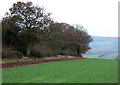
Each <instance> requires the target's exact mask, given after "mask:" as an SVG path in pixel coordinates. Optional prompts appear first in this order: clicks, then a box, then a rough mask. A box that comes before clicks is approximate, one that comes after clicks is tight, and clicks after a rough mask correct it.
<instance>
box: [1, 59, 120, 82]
mask: <svg viewBox="0 0 120 85" xmlns="http://www.w3.org/2000/svg"><path fill="white" fill-rule="evenodd" d="M2 72H3V73H2V81H3V83H116V82H118V61H117V60H111V59H110V60H108V59H80V60H72V61H64V62H53V63H45V64H39V65H32V66H24V67H16V68H11V69H4V70H3V71H2Z"/></svg>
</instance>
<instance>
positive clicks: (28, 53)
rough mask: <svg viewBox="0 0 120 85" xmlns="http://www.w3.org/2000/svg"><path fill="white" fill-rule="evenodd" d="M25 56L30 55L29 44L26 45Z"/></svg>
mask: <svg viewBox="0 0 120 85" xmlns="http://www.w3.org/2000/svg"><path fill="white" fill-rule="evenodd" d="M26 55H27V56H29V55H30V44H27V53H26Z"/></svg>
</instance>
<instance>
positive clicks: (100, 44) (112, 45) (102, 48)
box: [90, 36, 118, 53]
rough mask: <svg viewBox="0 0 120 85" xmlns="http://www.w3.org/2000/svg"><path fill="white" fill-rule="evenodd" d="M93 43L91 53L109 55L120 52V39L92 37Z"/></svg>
mask: <svg viewBox="0 0 120 85" xmlns="http://www.w3.org/2000/svg"><path fill="white" fill-rule="evenodd" d="M92 38H93V41H92V42H91V43H90V47H91V48H92V50H91V51H90V53H100V52H102V53H107V52H114V53H116V52H117V50H118V37H100V36H92Z"/></svg>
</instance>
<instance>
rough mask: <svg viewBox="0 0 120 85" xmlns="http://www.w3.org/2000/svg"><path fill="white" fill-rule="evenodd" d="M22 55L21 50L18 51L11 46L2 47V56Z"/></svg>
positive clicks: (19, 56) (18, 56)
mask: <svg viewBox="0 0 120 85" xmlns="http://www.w3.org/2000/svg"><path fill="white" fill-rule="evenodd" d="M22 56H23V54H22V52H19V51H17V50H13V49H12V48H7V47H5V48H2V58H13V57H17V58H21V57H22Z"/></svg>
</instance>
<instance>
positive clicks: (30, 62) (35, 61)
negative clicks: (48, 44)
mask: <svg viewBox="0 0 120 85" xmlns="http://www.w3.org/2000/svg"><path fill="white" fill-rule="evenodd" d="M76 59H87V58H64V59H46V60H41V61H38V60H33V61H27V62H15V63H5V64H2V69H5V68H13V67H21V66H27V65H35V64H42V63H49V62H58V61H69V60H76Z"/></svg>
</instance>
